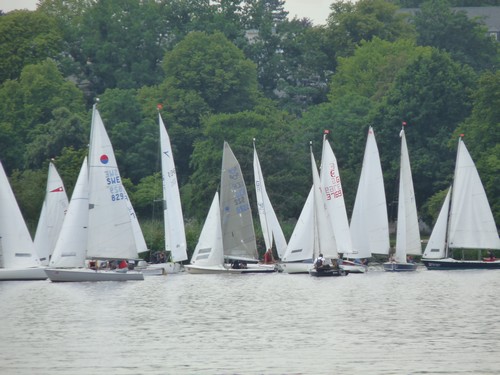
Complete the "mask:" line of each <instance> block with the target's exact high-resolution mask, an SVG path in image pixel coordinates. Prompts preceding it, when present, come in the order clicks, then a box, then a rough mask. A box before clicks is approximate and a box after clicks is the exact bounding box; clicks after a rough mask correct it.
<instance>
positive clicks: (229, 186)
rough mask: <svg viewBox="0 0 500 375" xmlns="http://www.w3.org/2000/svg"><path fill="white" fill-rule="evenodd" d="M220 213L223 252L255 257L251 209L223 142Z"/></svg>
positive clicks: (235, 162)
mask: <svg viewBox="0 0 500 375" xmlns="http://www.w3.org/2000/svg"><path fill="white" fill-rule="evenodd" d="M220 190H221V193H220V212H221V222H222V242H223V244H224V255H225V256H226V257H229V258H232V259H242V260H257V259H258V253H257V244H256V242H255V230H254V227H253V218H252V211H251V209H250V202H249V200H248V193H247V188H246V185H245V181H244V179H243V174H242V173H241V168H240V164H239V163H238V160H237V159H236V157H235V156H234V154H233V151H232V150H231V147H229V144H228V143H227V142H224V151H223V155H222V173H221V188H220Z"/></svg>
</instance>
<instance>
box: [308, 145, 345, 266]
mask: <svg viewBox="0 0 500 375" xmlns="http://www.w3.org/2000/svg"><path fill="white" fill-rule="evenodd" d="M311 166H312V175H313V186H314V219H315V220H314V226H315V231H314V234H315V246H314V256H315V257H316V256H318V254H319V253H322V254H323V256H324V257H326V258H332V259H334V258H338V257H339V256H338V252H337V248H338V246H337V242H336V237H335V233H334V231H333V230H332V227H331V220H330V217H329V211H328V208H327V207H328V205H327V203H326V201H325V196H324V194H323V191H324V190H323V189H324V187H323V186H322V184H321V182H320V177H319V173H318V169H317V167H316V161H315V160H314V155H313V153H312V150H311Z"/></svg>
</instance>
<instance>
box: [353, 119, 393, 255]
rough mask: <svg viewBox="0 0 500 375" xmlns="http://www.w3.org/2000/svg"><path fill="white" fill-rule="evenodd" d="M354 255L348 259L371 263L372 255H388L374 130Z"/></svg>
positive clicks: (357, 206)
mask: <svg viewBox="0 0 500 375" xmlns="http://www.w3.org/2000/svg"><path fill="white" fill-rule="evenodd" d="M349 229H350V232H351V239H352V251H351V252H347V253H344V258H349V259H358V260H359V259H368V258H370V257H371V256H372V254H382V255H388V254H389V248H390V241H389V220H388V217H387V203H386V198H385V189H384V177H383V174H382V166H381V164H380V155H379V152H378V147H377V142H376V140H375V133H374V132H373V128H372V127H371V126H370V127H369V129H368V137H367V140H366V147H365V153H364V157H363V164H362V167H361V174H360V178H359V183H358V190H357V193H356V200H355V201H354V208H353V212H352V217H351V225H350V228H349Z"/></svg>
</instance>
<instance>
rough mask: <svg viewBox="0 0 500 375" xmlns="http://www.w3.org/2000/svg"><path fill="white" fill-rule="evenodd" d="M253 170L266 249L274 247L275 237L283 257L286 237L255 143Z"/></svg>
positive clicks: (277, 247)
mask: <svg viewBox="0 0 500 375" xmlns="http://www.w3.org/2000/svg"><path fill="white" fill-rule="evenodd" d="M253 170H254V177H255V194H256V196H257V207H258V210H259V219H260V224H261V227H262V235H263V236H264V242H265V244H266V249H270V248H272V246H273V239H274V242H275V244H276V250H277V252H278V256H279V257H280V258H282V257H283V254H284V253H285V251H286V239H285V235H284V234H283V230H282V229H281V225H280V224H279V221H278V217H277V216H276V213H275V212H274V209H273V206H272V204H271V201H270V199H269V196H268V195H267V191H266V185H265V183H264V176H263V175H262V169H261V167H260V161H259V157H258V155H257V150H256V149H255V143H254V146H253Z"/></svg>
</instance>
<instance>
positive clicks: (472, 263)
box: [422, 258, 500, 271]
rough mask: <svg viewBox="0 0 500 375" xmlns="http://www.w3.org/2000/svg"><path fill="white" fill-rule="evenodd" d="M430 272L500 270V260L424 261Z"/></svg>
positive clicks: (449, 259) (447, 259)
mask: <svg viewBox="0 0 500 375" xmlns="http://www.w3.org/2000/svg"><path fill="white" fill-rule="evenodd" d="M422 263H424V265H425V267H427V269H428V270H443V271H447V270H498V269H500V260H456V259H451V258H446V259H422Z"/></svg>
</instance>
